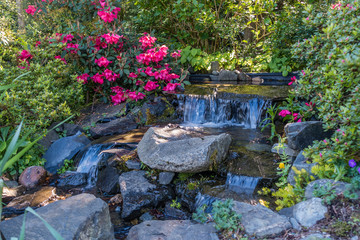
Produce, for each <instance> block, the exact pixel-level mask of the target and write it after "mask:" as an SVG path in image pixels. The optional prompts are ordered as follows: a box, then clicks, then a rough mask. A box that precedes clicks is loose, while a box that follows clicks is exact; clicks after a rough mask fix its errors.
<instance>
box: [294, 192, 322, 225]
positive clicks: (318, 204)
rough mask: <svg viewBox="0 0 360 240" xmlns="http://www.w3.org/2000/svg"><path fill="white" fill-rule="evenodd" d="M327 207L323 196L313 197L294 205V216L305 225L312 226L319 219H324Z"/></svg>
mask: <svg viewBox="0 0 360 240" xmlns="http://www.w3.org/2000/svg"><path fill="white" fill-rule="evenodd" d="M326 213H327V208H326V207H325V206H324V205H323V204H322V200H321V198H311V199H309V200H307V201H304V202H299V203H298V204H296V205H295V206H294V209H293V214H294V218H295V219H296V220H297V221H298V222H299V223H300V224H301V225H302V226H304V227H312V226H313V225H315V224H316V222H317V221H319V220H321V219H324V218H325V214H326Z"/></svg>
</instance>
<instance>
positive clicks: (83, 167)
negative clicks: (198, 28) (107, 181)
mask: <svg viewBox="0 0 360 240" xmlns="http://www.w3.org/2000/svg"><path fill="white" fill-rule="evenodd" d="M112 147H113V144H95V145H92V146H91V147H89V149H88V150H87V151H86V152H85V153H84V155H83V156H82V158H81V160H80V162H79V165H78V167H77V170H76V171H77V172H81V173H87V174H88V184H87V186H86V188H91V187H93V186H95V185H96V180H97V173H98V168H97V165H98V163H99V161H100V160H101V158H102V156H103V153H102V151H104V150H107V149H110V148H112Z"/></svg>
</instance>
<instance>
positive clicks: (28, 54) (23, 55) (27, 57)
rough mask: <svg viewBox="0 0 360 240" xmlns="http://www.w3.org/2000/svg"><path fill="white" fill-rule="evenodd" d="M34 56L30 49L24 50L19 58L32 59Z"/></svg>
mask: <svg viewBox="0 0 360 240" xmlns="http://www.w3.org/2000/svg"><path fill="white" fill-rule="evenodd" d="M32 58H33V55H31V53H30V52H29V51H28V50H22V51H21V53H20V55H19V59H20V60H22V61H24V60H28V59H32Z"/></svg>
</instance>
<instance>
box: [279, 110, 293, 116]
mask: <svg viewBox="0 0 360 240" xmlns="http://www.w3.org/2000/svg"><path fill="white" fill-rule="evenodd" d="M287 115H291V112H290V111H289V110H281V111H280V112H279V116H281V117H286V116H287Z"/></svg>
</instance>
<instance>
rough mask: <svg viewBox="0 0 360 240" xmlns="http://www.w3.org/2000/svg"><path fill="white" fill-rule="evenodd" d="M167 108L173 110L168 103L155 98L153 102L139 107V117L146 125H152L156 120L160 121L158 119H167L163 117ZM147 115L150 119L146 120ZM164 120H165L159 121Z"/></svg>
mask: <svg viewBox="0 0 360 240" xmlns="http://www.w3.org/2000/svg"><path fill="white" fill-rule="evenodd" d="M168 108H173V106H172V105H171V104H169V103H168V102H165V101H164V100H163V99H162V98H161V97H157V98H155V99H154V101H148V102H146V103H144V104H143V105H142V107H141V110H140V111H141V117H142V118H143V120H144V121H145V122H146V123H147V124H152V123H154V122H155V121H157V120H160V119H159V117H161V116H162V117H164V118H165V117H168V116H163V114H164V112H165V111H166V110H167V109H168ZM148 114H150V117H151V118H152V119H148V117H149V116H148ZM161 120H165V119H161Z"/></svg>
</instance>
